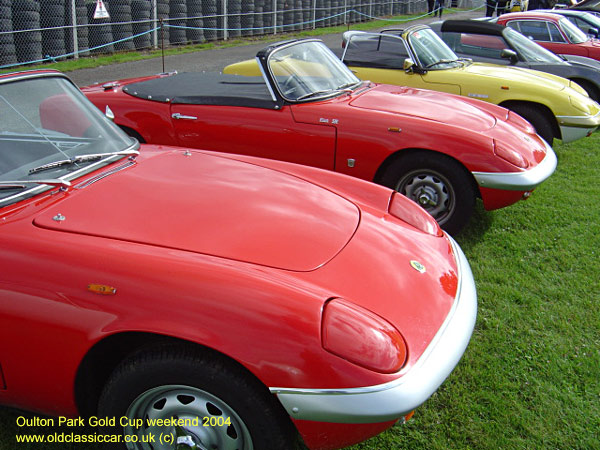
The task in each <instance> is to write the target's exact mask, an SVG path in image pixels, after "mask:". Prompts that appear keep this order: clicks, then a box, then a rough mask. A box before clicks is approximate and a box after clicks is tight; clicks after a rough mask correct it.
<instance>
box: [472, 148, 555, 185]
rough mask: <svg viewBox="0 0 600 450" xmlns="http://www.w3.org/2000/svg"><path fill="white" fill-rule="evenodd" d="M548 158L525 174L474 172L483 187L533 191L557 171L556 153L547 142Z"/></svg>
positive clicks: (478, 182) (524, 172)
mask: <svg viewBox="0 0 600 450" xmlns="http://www.w3.org/2000/svg"><path fill="white" fill-rule="evenodd" d="M544 145H545V146H546V156H545V157H544V159H543V160H542V162H540V163H539V164H538V165H537V166H535V167H534V168H532V169H530V170H525V171H523V172H472V173H473V176H474V177H475V180H476V181H477V184H479V186H481V187H486V188H492V189H504V190H507V191H532V190H533V189H535V188H536V187H538V186H539V185H540V184H542V182H544V181H545V180H546V179H547V178H549V177H550V175H552V174H553V173H554V170H555V169H556V163H557V158H556V153H554V150H552V147H550V146H549V145H548V144H547V143H546V142H544Z"/></svg>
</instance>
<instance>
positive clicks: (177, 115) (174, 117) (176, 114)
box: [171, 113, 198, 120]
mask: <svg viewBox="0 0 600 450" xmlns="http://www.w3.org/2000/svg"><path fill="white" fill-rule="evenodd" d="M171 117H172V118H173V119H176V120H179V119H185V120H198V118H197V117H195V116H185V115H183V114H179V113H173V114H171Z"/></svg>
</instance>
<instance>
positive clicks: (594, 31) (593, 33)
mask: <svg viewBox="0 0 600 450" xmlns="http://www.w3.org/2000/svg"><path fill="white" fill-rule="evenodd" d="M587 33H588V34H589V35H590V36H593V37H595V38H596V39H598V35H599V34H600V32H598V28H590V29H589V30H588V31H587Z"/></svg>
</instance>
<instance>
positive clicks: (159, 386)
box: [98, 347, 297, 450]
mask: <svg viewBox="0 0 600 450" xmlns="http://www.w3.org/2000/svg"><path fill="white" fill-rule="evenodd" d="M98 412H99V416H100V417H108V418H109V419H111V418H115V419H116V426H115V429H112V430H111V433H112V434H116V435H121V438H122V440H123V441H125V444H123V443H119V444H114V445H111V446H109V447H108V448H111V449H127V450H178V449H183V448H185V449H187V448H189V449H198V450H200V449H206V450H217V449H218V450H259V449H273V450H289V449H293V448H296V443H297V438H296V433H295V430H294V429H293V427H292V425H291V422H290V420H289V418H288V417H286V416H285V414H284V411H283V408H281V407H280V406H279V405H278V404H277V403H276V400H275V399H274V398H273V397H272V396H271V394H270V393H269V391H268V390H267V389H266V388H265V387H264V386H263V385H262V384H260V382H258V381H257V380H256V379H254V378H252V377H251V376H250V375H248V374H246V373H244V370H243V369H242V368H240V367H237V366H236V365H235V364H234V363H231V362H230V361H228V360H226V359H225V358H223V357H221V356H220V355H209V354H204V353H201V352H200V353H196V352H189V351H184V350H182V349H179V348H177V347H165V348H164V349H162V350H160V351H150V352H148V351H146V352H142V353H138V354H137V355H135V356H134V357H132V358H131V359H129V360H127V361H124V362H123V363H122V364H121V365H119V366H118V367H117V368H116V369H115V371H114V372H113V374H112V376H111V377H110V379H109V381H108V383H107V384H106V386H105V388H104V390H103V392H102V395H101V397H100V401H99V407H98Z"/></svg>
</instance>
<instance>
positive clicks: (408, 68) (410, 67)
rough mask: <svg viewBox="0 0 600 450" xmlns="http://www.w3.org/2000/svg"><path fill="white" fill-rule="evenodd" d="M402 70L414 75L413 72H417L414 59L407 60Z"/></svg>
mask: <svg viewBox="0 0 600 450" xmlns="http://www.w3.org/2000/svg"><path fill="white" fill-rule="evenodd" d="M402 68H403V69H404V71H405V72H406V73H412V72H414V71H415V70H414V69H415V62H414V61H413V60H412V59H410V58H406V59H405V60H404V64H403V65H402Z"/></svg>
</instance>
